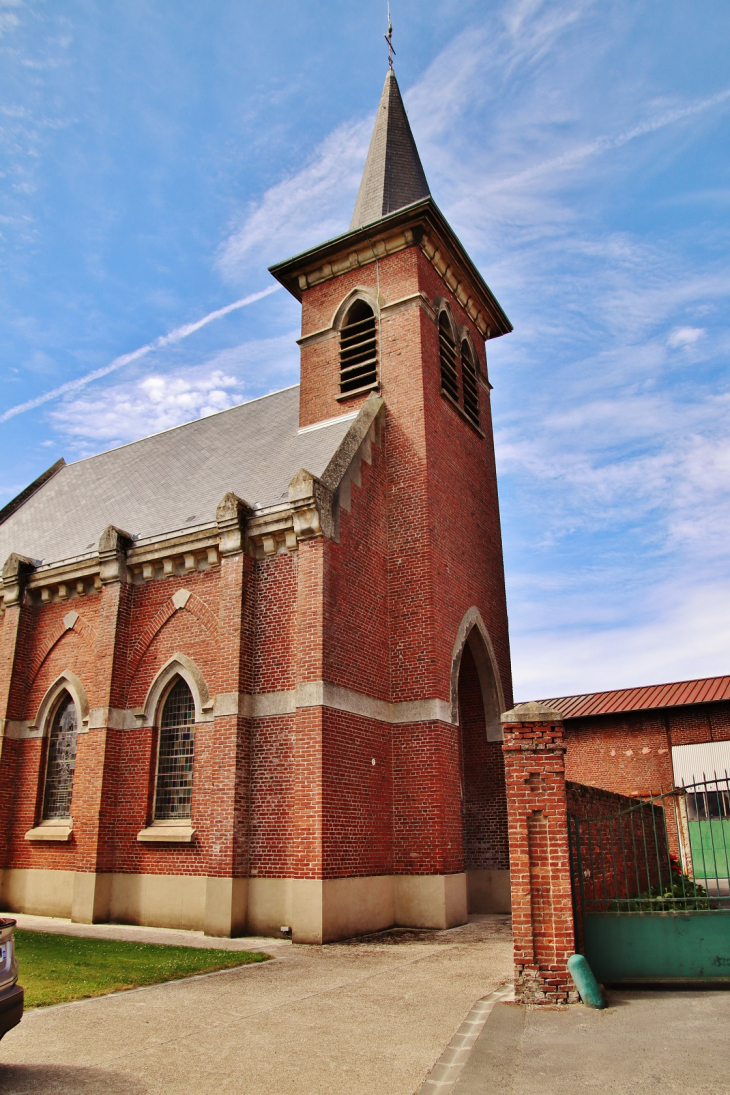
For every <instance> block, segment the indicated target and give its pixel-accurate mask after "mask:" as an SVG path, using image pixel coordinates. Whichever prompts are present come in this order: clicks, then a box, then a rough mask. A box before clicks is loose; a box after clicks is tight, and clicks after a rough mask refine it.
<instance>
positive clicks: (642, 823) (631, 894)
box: [566, 782, 676, 948]
mask: <svg viewBox="0 0 730 1095" xmlns="http://www.w3.org/2000/svg"><path fill="white" fill-rule="evenodd" d="M566 797H567V808H568V822H569V825H570V826H571V840H572V842H573V847H574V848H575V847H577V840H579V841H580V865H581V868H582V870H583V879H582V891H583V898H584V901H585V902H586V906H587V911H588V912H591V911H593V912H611V911H613V909H614V906H613V905H612V901H613V900H614V899H617V898H618V899H622V898H626V899H630V898H635V897H638V896H639V895H640V894H642V893H646V892H647V891H648V890H649V889H650V888H651V887H653V886H656V885H657V884H658V883H659V882H660V881H661V882H664V883H666V882H667V881H668V880H669V878H670V877H671V871H672V864H671V861H670V854H671V853H672V851H673V848H672V845H671V839H670V840H668V839H667V836H668V835H669V837H670V838H671V830H670V831H669V833H667V830H666V829H665V823H664V810H663V807H662V806H661V805H659V804H657V805H652V803H650V802H647V803H643V804H642V803H640V802H637V800H636V799H635V798H630V797H628V796H627V795H618V794H616V793H615V792H614V791H604V790H602V789H601V788H599V787H589V786H586V785H584V784H580V783H571V782H568V783H566ZM572 818H577V819H578V822H579V824H578V827H577V829H578V834H579V837H576V827H575V825H574V823H573V822H572V821H571V819H572ZM580 822H583V823H586V822H590V834H589V826H588V825H587V824H580ZM674 844H675V845H676V839H675V841H674ZM577 870H578V868H577V864H576V865H575V872H576V877H575V888H576V893H577V892H578V889H579V887H581V879H580V878H579V877H578V875H577ZM581 912H582V910H581V902H580V901H576V909H575V921H576V923H575V929H576V942H577V944H579V945H580V947H581V948H582V942H583V924H582V922H581Z"/></svg>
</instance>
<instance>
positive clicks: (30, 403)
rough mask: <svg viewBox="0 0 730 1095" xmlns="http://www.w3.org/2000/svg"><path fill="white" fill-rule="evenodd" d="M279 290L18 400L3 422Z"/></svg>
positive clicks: (0, 416) (211, 314) (254, 296)
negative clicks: (19, 401)
mask: <svg viewBox="0 0 730 1095" xmlns="http://www.w3.org/2000/svg"><path fill="white" fill-rule="evenodd" d="M278 289H281V286H280V285H270V286H269V287H268V288H267V289H261V290H260V292H258V293H250V294H249V295H248V296H247V297H242V298H241V299H240V300H234V301H233V303H232V304H226V305H225V307H223V308H217V309H216V310H215V312H208V315H207V316H203V318H202V319H198V320H196V322H195V323H184V324H183V325H182V327H175V328H174V330H172V331H170V332H168V334H166V335H160V337H159V338H156V339H153V341H152V342H148V343H147V345H146V346H140V347H139V349H138V350H132V351H131V353H128V354H121V355H120V356H119V357H115V358H114V360H113V361H110V362H109V364H108V365H103V366H102V367H101V368H100V369H94V370H93V372H91V373H86V374H85V375H84V376H79V377H77V378H76V379H75V380H68V381H67V382H66V383H65V384H60V385H59V386H58V388H52V389H51V390H50V391H48V392H43V394H42V395H37V396H34V398H33V399H27V400H26V401H25V403H17V404H16V405H15V406H14V407H8V409H7V410H6V411H3V412H2V414H0V423H1V422H7V420H8V419H9V418H14V417H15V416H16V414H23V412H24V411H32V410H34V409H35V408H36V407H40V406H41V405H42V404H43V403H48V402H50V400H52V399H57V398H58V396H60V395H65V394H66V393H67V392H75V391H76V390H77V389H78V388H85V387H86V385H87V384H90V383H91V382H92V380H99V379H100V378H101V377H102V376H108V375H109V373H113V372H116V370H117V369H121V368H122V367H123V366H124V365H129V364H130V362H132V361H138V360H139V359H140V358H141V357H146V356H147V354H149V353H152V351H153V350H160V349H162V348H163V347H164V346H173V345H174V344H175V343H176V342H182V340H183V339H184V338H187V337H188V336H189V335H192V334H194V333H195V331H199V330H200V328H201V327H207V325H208V324H209V323H212V322H213V321H214V320H216V319H221V318H222V317H223V316H227V315H228V314H229V312H235V311H236V310H237V309H238V308H245V307H246V305H247V304H254V303H255V302H256V301H257V300H261V298H262V297H268V296H269V295H270V294H271V293H275V292H276V291H277V290H278Z"/></svg>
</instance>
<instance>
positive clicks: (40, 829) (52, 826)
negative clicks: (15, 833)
mask: <svg viewBox="0 0 730 1095" xmlns="http://www.w3.org/2000/svg"><path fill="white" fill-rule="evenodd" d="M72 832H73V821H72V820H71V819H70V818H69V819H68V820H65V819H64V820H62V821H60V822H59V821H42V822H41V823H40V825H36V827H35V829H29V830H28V832H27V833H26V834H25V839H26V840H70V839H71V834H72Z"/></svg>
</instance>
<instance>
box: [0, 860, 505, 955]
mask: <svg viewBox="0 0 730 1095" xmlns="http://www.w3.org/2000/svg"><path fill="white" fill-rule="evenodd" d="M2 874H3V877H2V896H1V898H0V904H1V905H2V908H3V909H5V910H7V911H10V912H13V911H14V912H26V913H34V914H36V915H38V916H57V917H65V918H70V919H72V920H74V921H76V922H77V923H87V924H90V923H105V922H107V921H112V922H115V923H122V924H140V925H142V924H144V925H150V926H155V927H164V928H180V929H187V930H193V931H204V932H205V933H206V935H213V936H226V937H227V936H239V935H245V934H251V935H267V936H269V935H270V936H275V937H279V938H281V929H282V927H287V928H290V929H291V933H292V939H293V940H294V942H295V943H328V942H334V941H335V940H338V939H347V938H350V937H351V936H355V935H365V934H367V933H369V932H376V931H381V930H383V929H385V928H390V927H393V926H400V927H413V928H452V927H455V926H456V925H458V924H463V923H465V922H466V919H467V909H468V911H469V912H506V911H509V871H469V872H467V873H466V874H464V873H462V874H452V875H376V876H371V877H364V878H333V879H308V878H248V879H247V878H212V877H205V876H201V875H199V876H190V875H151V874H98V875H95V874H90V873H76V872H74V871H51V870H26V869H18V868H15V869H7V870H5V871H3V872H2Z"/></svg>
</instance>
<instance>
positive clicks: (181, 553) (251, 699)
mask: <svg viewBox="0 0 730 1095" xmlns="http://www.w3.org/2000/svg"><path fill="white" fill-rule="evenodd" d="M271 273H272V274H273V276H274V277H275V278H277V279H278V280H279V281H280V282H281V283H282V284H283V285H284V286H285V287H286V288H287V289H288V291H289V292H290V293H292V294H293V296H295V297H296V299H297V300H298V301H300V302H301V307H302V334H301V338H300V339H299V340H298V341H299V346H300V349H301V376H300V383H299V385H297V386H296V387H293V388H287V389H285V390H283V391H279V392H275V393H273V394H271V395H267V396H264V397H262V398H260V399H257V400H253V401H252V402H249V403H245V404H243V405H241V406H238V407H233V408H231V409H230V410H227V411H223V412H220V413H218V414H215V415H212V416H210V417H208V418H205V419H203V420H201V421H196V422H191V423H189V424H188V425H185V426H180V427H178V428H176V429H172V430H168V431H167V432H165V433H162V434H158V435H156V436H153V437H149V438H146V439H144V440H141V441H138V442H135V443H133V444H129V445H125V446H123V447H121V448H117V449H115V450H113V451H111V452H107V453H103V454H101V455H99V456H95V457H92V458H90V459H87V460H82V461H80V462H78V463H75V464H70V465H66V464H64V463H63V461H59V463H58V464H57V465H54V466H53V467H52V468H50V469H49V471H48V472H46V473H45V474H44V475H43V476H41V477H40V478H39V479H38V480H37V481H36V482H34V483H33V484H31V485H30V486H29V487H28V488H27V489H26V490H25V491H23V493H22V494H21V495H19V496H18V498H16V499H15V500H14V501H13V502H11V503H10V504H9V505H8V506H6V507H5V509H4V510H3V511H2V513H0V558H1V559H3V560H5V562H4V565H3V569H2V598H3V611H2V624H1V625H0V626H1V628H2V637H1V640H0V719H1V720H2V721H1V722H0V726H1V727H2V739H1V748H2V751H1V754H0V849H1V853H0V854H2V857H3V860H2V896H1V900H2V906H3V908H5V909H11V910H19V911H26V912H35V913H39V914H45V915H52V916H62V917H71V918H72V919H73V920H76V921H80V922H87V923H88V922H93V921H106V920H113V921H122V922H127V923H136V924H156V925H166V926H174V927H181V928H192V929H198V930H204V931H205V932H207V933H209V934H211V935H236V934H242V933H262V934H269V935H279V934H280V932H281V930H282V928H285V929H287V930H290V931H291V933H292V938H293V939H294V940H295V941H301V942H322V941H327V940H334V939H339V938H343V937H346V936H350V935H354V934H358V933H365V932H370V931H374V930H378V929H382V928H386V927H388V926H391V925H412V926H421V927H449V926H453V925H456V924H460V923H463V922H464V921H465V919H466V917H467V913H468V912H469V911H506V910H507V909H508V908H509V870H508V867H509V862H508V843H507V813H506V801H505V781H504V761H503V753H502V744H501V740H502V729H501V726H500V714H501V712H503V711H505V710H507V708H509V707H511V704H512V696H511V681H510V661H509V645H508V632H507V613H506V606H505V590H504V577H503V565H502V545H501V536H500V522H499V508H498V500H497V483H496V477H495V465H494V449H493V440H492V425H491V418H490V384H489V379H488V371H487V357H486V352H485V345H486V342H488V341H489V340H490V339H493V338H497V337H499V336H500V335H503V334H506V333H508V332H509V331H510V330H511V326H510V323H509V321H508V319H507V317H506V316H505V314H504V312H503V311H502V309H501V308H500V306H499V304H498V302H497V301H496V299H495V297H494V296H493V294H492V292H491V291H490V289H489V287H488V286H487V285H486V284H485V282H484V280H483V279H482V277H481V275H480V274H479V272H478V270H477V269H476V267H475V266H474V264H473V263H472V262H471V260H470V259H469V256H468V255H467V253H466V251H465V250H464V248H463V246H462V245H461V243H460V242H459V240H458V239H457V238H456V236H455V235H454V233H453V231H452V229H451V228H450V226H449V224H448V223H447V221H446V220H445V219H444V217H443V215H442V213H441V212H440V211H439V209H438V207H437V206H436V204H435V202H434V201H433V199H432V197H431V195H430V193H429V188H428V184H427V182H426V178H425V175H424V172H423V168H422V166H421V162H420V160H419V156H418V152H417V150H416V146H415V143H414V140H413V136H412V134H411V130H410V127H409V124H408V120H407V117H406V113H405V110H404V107H403V103H402V100H401V96H400V92H399V89H398V84H397V82H396V78H395V75H394V74H393V72H392V71H390V72H389V73H388V76H387V78H386V81H385V87H384V89H383V95H382V98H381V101H380V105H379V108H378V114H377V120H376V124H375V129H374V132H373V136H372V141H371V145H370V149H369V152H368V157H367V162H366V165H365V170H364V174H363V178H362V182H361V185H360V190H359V193H358V197H357V202H356V206H355V211H354V215H353V218H352V223H351V225H350V228H349V230H348V231H347V232H346V233H345V234H343V235H341V236H339V237H337V238H336V239H333V240H329V241H327V242H325V243H322V244H320V245H319V246H317V247H314V248H312V249H311V250H309V251H307V252H305V253H304V254H301V255H297V256H296V257H294V258H291V259H288V260H287V261H285V262H281V263H279V264H277V265H276V266H274V267H272V270H271Z"/></svg>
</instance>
